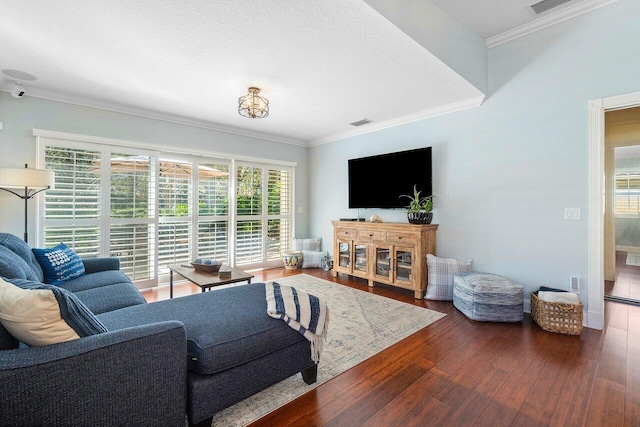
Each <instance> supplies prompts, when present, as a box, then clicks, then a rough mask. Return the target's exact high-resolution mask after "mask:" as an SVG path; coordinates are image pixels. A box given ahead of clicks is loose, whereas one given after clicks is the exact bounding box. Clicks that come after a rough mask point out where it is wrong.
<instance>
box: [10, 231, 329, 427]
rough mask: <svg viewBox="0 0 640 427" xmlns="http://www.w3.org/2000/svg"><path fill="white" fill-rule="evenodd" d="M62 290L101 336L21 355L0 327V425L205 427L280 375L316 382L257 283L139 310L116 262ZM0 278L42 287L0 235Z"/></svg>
mask: <svg viewBox="0 0 640 427" xmlns="http://www.w3.org/2000/svg"><path fill="white" fill-rule="evenodd" d="M83 263H84V266H85V271H86V274H85V275H84V276H82V277H79V278H76V279H73V280H70V281H68V282H64V283H62V284H60V285H59V286H60V287H61V288H64V289H67V290H68V291H71V292H73V293H74V295H76V296H77V297H78V299H80V300H81V301H82V302H83V303H84V304H85V305H86V306H87V307H88V308H89V309H90V310H91V311H92V312H93V313H94V314H95V315H96V317H97V318H98V319H99V320H100V321H101V322H102V323H103V324H104V326H106V328H107V330H108V332H106V333H101V334H98V335H93V336H90V337H84V338H80V339H77V340H73V341H68V342H65V343H61V344H53V345H46V346H42V347H28V346H25V345H24V344H20V343H18V342H17V341H16V340H15V339H14V338H13V337H12V336H11V335H10V334H9V333H8V331H7V330H6V329H5V328H4V327H2V325H0V414H2V416H0V425H3V426H4V425H7V426H8V425H11V426H15V425H42V424H51V425H105V426H106V425H144V426H155V425H157V426H173V425H175V426H184V424H185V414H186V416H187V418H188V421H189V424H191V425H211V417H212V415H213V414H214V413H216V412H218V411H220V410H221V409H224V408H225V407H227V406H230V405H232V404H234V403H237V402H239V401H240V400H242V399H244V398H246V397H248V396H250V395H252V394H255V393H257V392H258V391H260V390H263V389H265V388H267V387H269V386H270V385H273V384H275V383H277V382H279V381H282V380H283V379H285V378H288V377H289V376H291V375H294V374H296V373H298V372H301V373H302V376H303V379H304V381H305V382H307V384H311V383H313V382H315V381H316V374H317V366H316V365H315V363H314V362H313V361H312V360H311V352H310V346H309V342H308V341H307V340H306V339H305V338H304V337H303V336H302V335H301V334H299V333H297V332H296V331H294V330H293V329H291V328H290V327H289V326H287V325H286V324H285V323H284V322H283V321H281V320H277V319H273V318H271V317H269V316H268V315H267V314H266V299H265V290H264V284H263V283H254V284H250V285H244V286H237V287H232V288H227V289H220V290H216V291H213V292H206V293H198V294H194V295H190V296H186V297H182V298H175V299H171V300H166V301H160V302H155V303H150V304H147V303H146V301H145V300H144V298H143V297H142V295H141V294H140V292H139V291H138V290H137V289H136V287H135V286H134V285H133V284H132V283H131V281H130V280H129V278H128V277H127V276H126V275H125V274H123V273H122V272H121V271H119V260H118V259H116V258H101V259H87V260H83ZM0 276H1V277H3V278H7V279H26V280H32V281H36V282H41V281H42V280H43V275H42V269H41V268H40V266H39V264H38V262H37V261H36V259H35V257H34V256H33V255H32V253H31V250H30V248H29V246H28V245H27V244H26V243H24V242H23V241H22V240H20V239H19V238H17V237H16V236H13V235H11V234H6V233H0Z"/></svg>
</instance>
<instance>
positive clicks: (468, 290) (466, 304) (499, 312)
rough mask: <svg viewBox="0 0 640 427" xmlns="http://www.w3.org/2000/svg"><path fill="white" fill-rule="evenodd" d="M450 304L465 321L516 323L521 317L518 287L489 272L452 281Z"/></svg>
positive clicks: (520, 291) (520, 297)
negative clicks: (465, 318)
mask: <svg viewBox="0 0 640 427" xmlns="http://www.w3.org/2000/svg"><path fill="white" fill-rule="evenodd" d="M453 305H454V306H455V307H456V308H457V309H458V310H460V311H461V312H462V313H463V314H464V315H465V316H467V317H468V318H469V319H473V320H480V321H485V322H519V321H521V320H522V318H523V305H524V294H523V292H522V285H519V284H517V283H515V282H512V281H511V280H509V279H507V278H506V277H502V276H498V275H497V274H489V273H467V274H462V275H460V276H455V277H454V279H453Z"/></svg>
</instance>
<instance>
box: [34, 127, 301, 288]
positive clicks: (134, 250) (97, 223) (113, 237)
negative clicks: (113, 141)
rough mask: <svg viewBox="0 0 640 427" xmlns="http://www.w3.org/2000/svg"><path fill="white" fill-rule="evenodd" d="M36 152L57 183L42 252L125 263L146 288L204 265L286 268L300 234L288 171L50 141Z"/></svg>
mask: <svg viewBox="0 0 640 427" xmlns="http://www.w3.org/2000/svg"><path fill="white" fill-rule="evenodd" d="M38 150H39V153H40V154H39V155H40V156H41V158H42V159H44V164H45V167H46V168H47V169H51V170H53V171H54V172H55V173H56V188H55V190H51V191H48V192H46V193H44V194H45V196H44V203H43V204H42V206H43V209H44V212H43V215H42V218H43V219H44V220H43V222H42V226H41V227H39V228H38V229H39V231H40V233H39V234H40V235H39V243H40V244H44V245H46V246H48V247H50V246H53V245H55V244H58V243H60V242H61V241H62V242H65V243H67V244H68V245H69V246H71V247H73V248H74V250H76V251H77V252H78V253H79V254H80V255H81V256H93V257H96V256H115V257H119V258H120V261H121V268H122V270H123V272H124V273H126V274H127V275H128V276H129V277H131V279H132V280H134V282H135V283H136V284H138V285H140V286H144V287H147V286H152V285H154V284H157V283H158V280H159V278H163V280H164V273H165V272H167V270H166V268H165V266H166V265H168V264H182V263H188V262H189V261H191V260H193V259H194V258H197V257H206V258H215V259H217V260H220V261H222V262H223V263H225V264H228V265H231V266H241V267H243V268H246V269H249V268H256V267H268V266H279V265H282V264H281V261H280V255H281V252H282V251H283V250H286V249H288V248H289V243H290V240H291V237H292V236H293V227H294V222H293V216H292V210H293V208H292V207H293V167H291V166H279V165H268V164H262V163H259V162H251V163H249V162H242V161H233V160H225V159H216V158H213V157H212V158H207V157H204V156H193V155H187V154H184V153H169V152H164V151H151V150H149V149H148V148H142V147H140V148H136V147H135V146H129V145H127V146H126V147H125V146H124V145H123V146H120V145H113V146H112V145H109V144H106V143H105V144H101V143H93V142H88V141H83V140H78V141H74V140H63V139H53V138H42V139H41V140H39V143H38ZM232 177H233V179H231V178H232ZM232 182H234V184H235V185H233V186H232V185H231V183H232ZM231 201H234V202H235V203H231Z"/></svg>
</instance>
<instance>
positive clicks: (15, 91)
mask: <svg viewBox="0 0 640 427" xmlns="http://www.w3.org/2000/svg"><path fill="white" fill-rule="evenodd" d="M26 94H27V91H26V90H25V88H23V87H22V86H21V85H20V83H19V82H15V83H14V84H13V88H11V96H13V97H14V98H18V99H20V98H22V97H23V96H25V95H26Z"/></svg>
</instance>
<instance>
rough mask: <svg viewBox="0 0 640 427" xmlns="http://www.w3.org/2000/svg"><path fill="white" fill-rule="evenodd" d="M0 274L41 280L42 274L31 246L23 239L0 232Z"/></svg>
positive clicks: (14, 277)
mask: <svg viewBox="0 0 640 427" xmlns="http://www.w3.org/2000/svg"><path fill="white" fill-rule="evenodd" d="M0 276H1V277H6V278H9V279H26V280H34V281H36V282H42V280H43V279H44V275H43V274H42V268H41V267H40V264H38V261H37V260H36V257H35V256H34V255H33V253H32V252H31V248H30V247H29V245H27V244H26V243H25V242H24V240H22V239H20V238H19V237H17V236H14V235H13V234H9V233H0Z"/></svg>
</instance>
